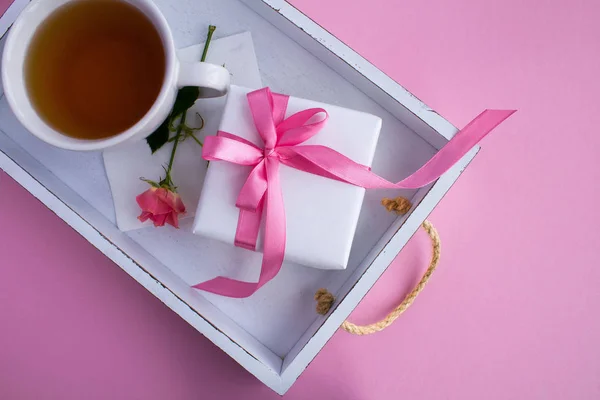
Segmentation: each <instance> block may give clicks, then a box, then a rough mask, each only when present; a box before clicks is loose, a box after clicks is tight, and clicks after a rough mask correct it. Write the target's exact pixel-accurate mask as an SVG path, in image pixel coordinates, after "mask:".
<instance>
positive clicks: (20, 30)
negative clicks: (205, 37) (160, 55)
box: [2, 0, 230, 150]
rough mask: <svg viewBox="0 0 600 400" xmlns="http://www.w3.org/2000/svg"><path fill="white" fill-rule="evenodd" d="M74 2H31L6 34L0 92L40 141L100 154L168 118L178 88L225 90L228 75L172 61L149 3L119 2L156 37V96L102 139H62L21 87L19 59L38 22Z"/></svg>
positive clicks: (168, 41) (166, 31)
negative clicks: (159, 47)
mask: <svg viewBox="0 0 600 400" xmlns="http://www.w3.org/2000/svg"><path fill="white" fill-rule="evenodd" d="M71 1H77V0H33V1H32V2H31V3H30V4H29V5H28V6H27V7H26V8H25V10H24V11H23V12H22V13H21V15H20V16H19V18H18V19H17V21H16V22H15V23H14V25H13V27H12V28H11V30H10V33H9V35H8V38H7V41H6V45H5V47H4V54H3V57H2V83H3V86H4V93H5V95H6V98H7V100H8V103H9V104H10V106H11V108H12V110H13V112H14V113H15V115H16V116H17V118H18V119H19V121H20V122H21V123H22V124H23V125H24V126H25V127H26V128H27V129H28V130H29V131H30V132H31V133H33V134H34V135H35V136H37V137H38V138H40V139H42V140H43V141H45V142H47V143H49V144H51V145H54V146H57V147H61V148H64V149H69V150H101V149H106V148H108V147H112V146H115V145H118V144H120V143H123V142H125V141H133V140H136V139H137V140H139V139H143V138H145V137H147V136H148V135H150V134H151V133H152V132H153V131H154V130H155V129H156V128H158V126H159V125H160V124H161V123H162V122H163V121H164V120H165V119H166V118H167V117H168V115H169V112H170V111H171V108H172V107H173V104H174V102H175V96H176V94H177V91H178V89H179V88H181V87H184V86H197V87H199V88H200V97H204V98H207V97H219V96H223V95H225V94H226V93H227V90H228V89H229V81H230V76H229V72H228V71H227V70H226V69H225V68H223V67H221V66H218V65H213V64H209V63H204V62H197V63H183V62H180V61H179V60H178V59H177V55H176V52H175V44H174V43H173V37H172V34H171V29H170V28H169V25H168V24H167V21H166V20H165V18H164V16H163V15H162V14H161V12H160V11H159V9H158V8H157V7H156V5H155V4H154V3H153V2H152V0H121V1H125V2H127V3H130V4H132V5H134V6H135V7H137V8H138V9H139V10H140V11H142V12H143V13H144V14H145V15H146V16H147V17H148V18H149V19H150V20H151V21H152V22H153V24H154V26H155V27H156V30H157V31H158V33H159V34H160V36H161V38H162V43H163V46H164V51H165V56H166V68H165V76H164V80H163V84H162V88H161V90H160V93H159V95H158V97H157V99H156V101H155V102H154V104H153V105H152V107H151V108H150V110H149V111H148V112H147V113H146V115H144V117H143V118H142V119H140V120H139V121H138V122H137V123H136V124H135V125H133V126H132V127H131V128H129V129H127V130H126V131H124V132H121V133H119V134H117V135H114V136H111V137H107V138H104V139H95V140H89V139H78V138H74V137H70V136H66V135H64V134H62V133H60V132H58V131H56V130H55V129H53V128H52V127H51V126H50V125H48V124H47V123H46V122H45V121H44V120H43V119H42V118H41V117H40V116H39V114H38V113H37V111H36V110H35V108H34V107H33V104H32V102H31V101H30V99H29V95H28V92H27V88H26V84H25V68H24V64H25V59H26V55H27V52H28V47H29V44H30V43H31V39H32V37H33V35H34V34H35V31H36V29H37V27H38V26H40V24H41V23H43V22H44V20H45V19H46V18H48V16H49V15H50V14H52V12H53V11H54V10H56V9H57V8H58V7H60V6H62V5H64V4H66V3H69V2H71Z"/></svg>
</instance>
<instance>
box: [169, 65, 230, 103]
mask: <svg viewBox="0 0 600 400" xmlns="http://www.w3.org/2000/svg"><path fill="white" fill-rule="evenodd" d="M230 79H231V78H230V75H229V71H228V70H227V69H225V68H224V67H221V66H219V65H215V64H210V63H206V62H195V63H185V62H180V63H179V77H178V79H177V86H178V87H179V88H182V87H184V86H197V87H198V88H200V96H199V97H198V98H211V97H221V96H224V95H226V94H227V92H228V91H229V84H230Z"/></svg>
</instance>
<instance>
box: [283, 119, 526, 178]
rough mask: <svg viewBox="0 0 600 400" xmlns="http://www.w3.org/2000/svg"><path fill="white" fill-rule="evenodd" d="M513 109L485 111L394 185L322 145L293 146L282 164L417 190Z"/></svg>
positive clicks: (307, 170)
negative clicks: (421, 164) (420, 165)
mask: <svg viewBox="0 0 600 400" xmlns="http://www.w3.org/2000/svg"><path fill="white" fill-rule="evenodd" d="M514 112H515V111H512V110H485V111H484V112H482V113H481V114H480V115H479V116H478V117H476V118H475V119H474V120H473V121H471V122H470V123H469V124H468V125H467V126H466V127H465V128H463V129H462V130H461V131H460V132H458V133H457V134H456V135H455V136H454V137H453V138H452V139H451V140H450V141H449V142H448V143H447V144H446V145H445V146H444V147H443V148H442V149H441V150H440V151H438V152H437V154H436V155H435V156H433V157H432V158H431V159H430V160H429V161H428V162H427V163H426V164H425V165H423V166H422V167H421V168H419V169H418V170H417V171H416V172H414V173H413V174H411V175H410V176H408V177H406V178H405V179H403V180H401V181H399V182H396V183H393V182H389V181H387V180H386V179H384V178H382V177H380V176H379V175H377V174H375V173H373V172H371V171H370V170H369V169H368V168H367V167H365V166H364V165H361V164H358V163H356V162H354V161H352V160H351V159H349V158H348V157H346V156H344V155H343V154H340V153H338V152H337V151H335V150H333V149H331V148H329V147H325V146H316V145H313V146H294V147H288V148H287V149H285V150H283V152H285V153H286V157H285V158H283V159H282V163H284V164H285V165H288V166H290V167H293V168H297V169H300V170H302V171H306V172H309V173H312V174H316V175H320V176H324V177H326V178H330V179H336V180H340V181H343V182H346V183H349V184H352V185H355V186H360V187H363V188H366V189H416V188H421V187H423V186H426V185H428V184H430V183H431V182H434V181H435V180H436V179H438V178H439V177H440V176H442V175H443V174H444V173H445V172H446V171H448V170H449V169H450V168H452V166H453V165H454V164H456V162H457V161H459V160H460V159H461V158H462V157H463V156H464V155H465V154H467V152H469V150H471V149H472V148H473V146H475V145H476V144H477V143H479V141H481V139H483V138H484V137H485V136H486V135H487V134H489V133H490V132H491V131H492V130H493V129H494V128H495V127H496V126H498V125H499V124H500V123H501V122H502V121H504V120H505V119H507V118H508V117H510V116H511V115H512V114H513V113H514Z"/></svg>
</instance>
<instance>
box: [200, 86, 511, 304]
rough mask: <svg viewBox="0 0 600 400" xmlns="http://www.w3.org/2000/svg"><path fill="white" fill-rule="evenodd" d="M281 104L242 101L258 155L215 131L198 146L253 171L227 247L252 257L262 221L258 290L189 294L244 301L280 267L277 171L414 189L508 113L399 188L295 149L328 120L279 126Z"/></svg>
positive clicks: (280, 99) (479, 124)
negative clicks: (257, 137) (282, 167)
mask: <svg viewBox="0 0 600 400" xmlns="http://www.w3.org/2000/svg"><path fill="white" fill-rule="evenodd" d="M288 99H289V97H288V96H285V95H282V94H277V93H272V92H271V90H270V89H269V88H263V89H260V90H257V91H254V92H251V93H248V104H249V105H250V110H251V112H252V117H253V119H254V124H255V125H256V129H257V131H258V133H259V134H260V136H261V138H262V139H263V142H264V147H263V148H260V147H258V146H256V145H254V144H253V143H251V142H249V141H247V140H245V139H243V138H241V137H239V136H236V135H233V134H231V133H227V132H222V131H219V132H218V133H217V136H209V137H207V138H206V141H205V143H204V148H203V151H202V156H203V157H204V159H206V160H209V161H218V160H220V161H227V162H231V163H234V164H239V165H248V166H253V167H254V168H253V169H252V171H251V172H250V174H249V175H248V179H247V180H246V182H245V183H244V186H243V187H242V189H241V191H240V194H239V196H238V198H237V202H236V207H238V208H239V209H240V215H239V219H238V226H237V231H236V236H235V245H236V246H238V247H243V248H246V249H250V250H256V241H257V238H258V233H259V230H260V224H261V220H262V217H263V213H264V214H265V233H264V235H265V237H264V249H263V254H264V255H263V260H262V266H261V272H260V278H259V279H258V282H243V281H238V280H234V279H231V278H227V277H222V276H220V277H217V278H214V279H212V280H209V281H206V282H203V283H199V284H197V285H195V286H194V287H195V288H196V289H201V290H205V291H207V292H212V293H216V294H220V295H223V296H228V297H236V298H242V297H248V296H250V295H252V294H253V293H254V292H256V291H257V290H258V289H260V287H262V286H263V285H264V284H265V283H267V282H269V281H270V280H271V279H273V278H274V277H275V276H276V275H277V273H278V272H279V270H280V269H281V265H282V264H283V259H284V255H285V243H286V225H285V208H284V204H283V197H282V194H281V186H280V182H279V166H280V164H283V165H287V166H288V167H292V168H296V169H299V170H302V171H305V172H308V173H311V174H315V175H320V176H323V177H326V178H330V179H335V180H339V181H342V182H346V183H349V184H352V185H356V186H360V187H363V188H366V189H416V188H420V187H423V186H425V185H427V184H429V183H431V182H433V181H435V180H436V179H438V178H439V177H440V176H441V175H442V174H443V173H444V172H446V171H447V170H448V169H450V168H451V167H452V166H453V165H454V164H455V163H456V162H457V161H458V160H460V159H461V158H462V157H463V156H464V155H465V154H466V153H467V152H468V151H469V150H470V149H471V148H473V146H475V145H476V144H477V143H478V142H479V141H480V140H481V139H482V138H483V137H485V136H486V135H487V134H488V133H489V132H491V131H492V130H493V129H494V128H495V127H496V126H498V125H499V124H500V123H501V122H502V121H504V120H505V119H506V118H508V117H509V116H510V115H512V114H513V113H514V112H515V111H514V110H485V111H484V112H482V113H481V114H479V116H477V117H476V118H475V119H474V120H473V121H471V122H470V123H469V124H468V125H467V126H465V127H464V128H463V129H462V130H461V131H460V132H458V133H457V134H456V135H455V136H454V137H453V138H452V140H450V141H449V142H448V143H447V144H446V145H445V146H444V147H443V148H442V149H441V150H440V151H439V152H438V153H437V154H436V155H435V156H433V157H432V158H431V160H429V161H428V162H427V163H426V164H425V165H423V166H422V167H421V168H420V169H419V170H417V171H416V172H415V173H413V174H412V175H410V176H408V177H407V178H405V179H403V180H401V181H400V182H397V183H392V182H389V181H387V180H385V179H383V178H381V177H380V176H378V175H376V174H374V173H373V172H371V170H370V168H368V167H366V166H364V165H361V164H358V163H355V162H354V161H352V160H350V159H349V158H347V157H346V156H344V155H343V154H340V153H338V152H337V151H335V150H333V149H331V148H329V147H325V146H320V145H304V146H300V144H301V143H303V142H305V141H306V140H308V139H309V138H311V137H313V136H314V135H316V134H317V133H318V132H319V130H320V129H321V128H322V127H323V125H324V124H325V122H326V121H327V118H328V115H327V111H325V110H324V109H322V108H311V109H308V110H304V111H300V112H298V113H296V114H294V115H292V116H290V117H288V118H285V113H286V110H287V104H288ZM318 114H322V115H323V118H322V119H320V120H318V121H317V122H310V123H309V120H311V119H313V117H315V116H317V115H318Z"/></svg>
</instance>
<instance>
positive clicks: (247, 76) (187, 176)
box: [103, 32, 262, 231]
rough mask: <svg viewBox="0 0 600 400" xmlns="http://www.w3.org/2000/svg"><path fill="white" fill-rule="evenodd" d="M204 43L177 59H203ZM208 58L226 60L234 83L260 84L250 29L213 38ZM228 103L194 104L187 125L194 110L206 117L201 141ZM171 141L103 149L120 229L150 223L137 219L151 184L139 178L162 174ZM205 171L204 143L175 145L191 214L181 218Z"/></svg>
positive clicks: (178, 181)
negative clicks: (153, 150) (154, 149)
mask: <svg viewBox="0 0 600 400" xmlns="http://www.w3.org/2000/svg"><path fill="white" fill-rule="evenodd" d="M203 48H204V44H203V43H202V44H198V45H194V46H190V47H187V48H185V49H181V50H179V52H178V55H179V59H180V60H182V61H189V62H193V61H196V60H200V57H201V55H202V50H203ZM206 61H207V62H210V63H213V64H217V65H223V64H225V67H226V68H227V69H228V70H229V72H230V73H231V82H232V83H234V84H236V85H243V86H247V87H251V88H256V89H258V88H260V87H261V86H262V82H261V79H260V73H259V71H258V64H257V61H256V54H255V53H254V45H253V43H252V37H251V35H250V32H244V33H240V34H238V35H233V36H229V37H225V38H221V39H216V40H213V41H212V42H211V45H210V49H209V51H208V56H207V59H206ZM224 106H225V98H224V97H222V98H218V99H200V100H198V101H197V102H196V104H195V105H194V106H193V107H192V108H191V109H190V111H189V112H188V115H187V121H188V125H189V126H191V127H195V126H199V125H200V119H199V118H198V116H197V114H196V113H199V114H200V115H202V117H203V118H204V121H205V126H204V129H202V130H201V131H199V132H196V136H197V137H198V138H199V139H200V140H203V138H204V136H209V135H214V134H216V133H217V130H218V128H219V123H220V122H221V115H222V113H223V109H224ZM172 146H173V144H172V143H167V144H165V145H164V146H163V147H162V148H161V149H160V150H158V151H157V152H156V153H154V154H152V153H151V152H150V148H149V147H148V144H147V143H146V141H145V140H143V141H140V142H136V143H132V144H129V145H124V146H122V147H118V148H115V149H109V150H106V151H104V153H103V156H104V166H105V168H106V174H107V176H108V181H109V183H110V188H111V191H112V197H113V201H114V205H115V214H116V220H117V226H118V227H119V229H120V230H121V231H129V230H133V229H138V228H143V227H146V226H151V225H152V223H151V222H150V221H146V222H144V223H142V222H140V221H139V220H138V219H137V217H138V215H140V212H141V211H140V208H139V206H138V205H137V203H136V201H135V197H136V196H137V195H138V194H140V193H142V192H144V191H145V190H147V189H148V188H149V185H148V184H147V183H146V182H144V181H141V180H140V177H143V178H146V179H150V180H153V181H159V180H160V179H161V178H164V175H165V171H164V169H163V166H166V165H167V164H168V161H169V157H170V155H171V149H172ZM205 174H206V161H204V160H203V159H202V148H201V147H200V146H199V145H198V143H196V142H195V141H194V140H192V139H187V140H186V141H185V142H183V143H181V144H180V145H179V148H178V149H177V154H176V156H175V162H174V163H173V170H172V172H171V177H172V178H173V182H174V183H175V186H177V192H178V193H179V194H180V195H181V198H182V200H183V203H184V204H185V206H186V211H187V213H186V215H185V216H183V218H189V217H193V216H194V215H195V212H196V206H197V204H198V198H199V197H200V190H201V188H202V183H203V181H204V175H205Z"/></svg>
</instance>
